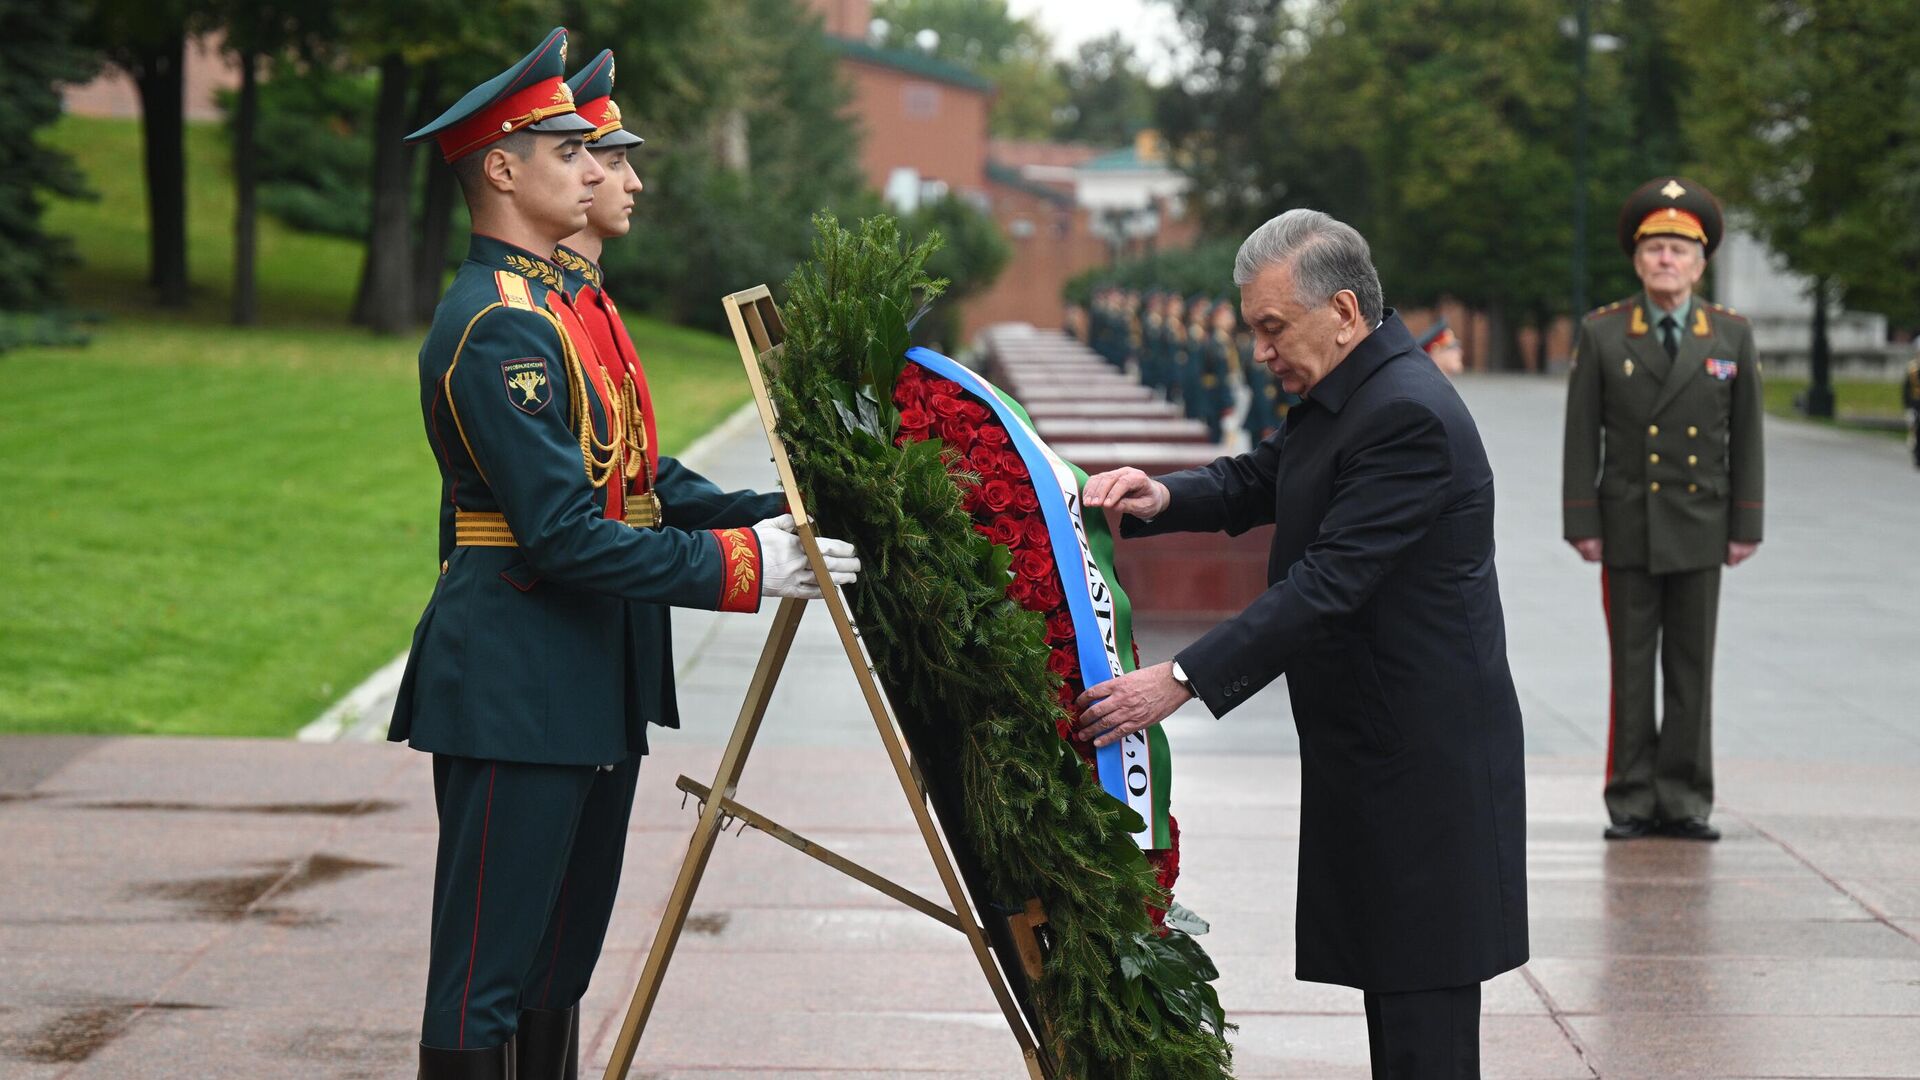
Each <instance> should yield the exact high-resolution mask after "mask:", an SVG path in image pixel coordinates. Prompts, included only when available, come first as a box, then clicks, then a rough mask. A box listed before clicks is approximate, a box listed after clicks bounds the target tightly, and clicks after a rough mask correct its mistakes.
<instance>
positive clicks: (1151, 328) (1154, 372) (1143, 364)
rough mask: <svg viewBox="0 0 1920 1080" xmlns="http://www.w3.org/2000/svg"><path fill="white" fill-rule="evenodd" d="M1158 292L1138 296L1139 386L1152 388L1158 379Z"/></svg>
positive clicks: (1154, 290) (1151, 291)
mask: <svg viewBox="0 0 1920 1080" xmlns="http://www.w3.org/2000/svg"><path fill="white" fill-rule="evenodd" d="M1160 322H1161V315H1160V290H1158V289H1148V290H1147V291H1145V292H1143V293H1141V294H1140V371H1139V378H1140V385H1142V386H1145V387H1148V388H1149V389H1151V388H1154V387H1156V386H1157V385H1158V381H1159V378H1160Z"/></svg>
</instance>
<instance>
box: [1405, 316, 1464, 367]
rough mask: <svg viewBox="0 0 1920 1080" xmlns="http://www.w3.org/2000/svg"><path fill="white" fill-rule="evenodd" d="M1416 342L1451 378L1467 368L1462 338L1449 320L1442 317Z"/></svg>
mask: <svg viewBox="0 0 1920 1080" xmlns="http://www.w3.org/2000/svg"><path fill="white" fill-rule="evenodd" d="M1414 344H1416V345H1418V346H1420V348H1421V349H1422V350H1424V351H1425V352H1426V354H1427V358H1428V359H1430V360H1432V361H1433V366H1434V367H1437V368H1439V369H1440V370H1441V372H1443V373H1444V374H1445V375H1446V376H1447V378H1449V379H1451V378H1453V377H1454V376H1455V375H1458V374H1460V373H1461V372H1462V371H1464V370H1466V364H1465V362H1464V356H1465V350H1464V349H1462V348H1461V347H1460V338H1459V337H1458V336H1457V335H1455V334H1454V332H1453V327H1451V326H1449V325H1447V320H1445V319H1441V320H1440V321H1438V322H1436V323H1434V324H1433V325H1432V326H1429V327H1428V328H1427V332H1426V333H1424V334H1421V335H1420V337H1419V340H1417V341H1415V342H1414Z"/></svg>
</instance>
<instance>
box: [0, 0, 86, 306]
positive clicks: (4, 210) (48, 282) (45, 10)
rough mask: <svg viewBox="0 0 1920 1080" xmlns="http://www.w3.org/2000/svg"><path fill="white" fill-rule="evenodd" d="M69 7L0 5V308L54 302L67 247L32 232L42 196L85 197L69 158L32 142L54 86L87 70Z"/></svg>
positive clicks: (46, 118)
mask: <svg viewBox="0 0 1920 1080" xmlns="http://www.w3.org/2000/svg"><path fill="white" fill-rule="evenodd" d="M76 21H77V19H76V16H75V15H74V14H73V11H72V9H71V8H67V7H61V6H58V5H54V6H50V7H49V6H43V5H38V4H6V5H4V6H0V102H5V103H6V107H5V108H0V309H11V310H32V309H35V308H40V307H44V306H45V305H47V304H49V303H52V302H53V301H54V300H55V299H57V297H58V293H59V284H60V279H61V270H62V269H63V267H64V264H65V263H66V261H67V260H68V258H69V257H70V254H69V251H70V249H69V248H68V245H67V243H66V242H65V241H64V240H58V239H55V238H53V237H49V236H48V235H46V233H45V232H43V231H42V230H41V227H40V216H41V213H42V211H43V210H44V209H45V203H44V202H43V201H42V197H43V196H44V195H45V194H47V193H49V192H52V193H55V194H59V195H64V196H67V197H69V198H74V197H78V196H81V195H84V194H86V188H85V185H84V184H82V183H81V181H80V175H79V173H78V171H76V169H75V168H74V164H73V159H71V158H69V157H68V156H67V155H66V154H63V153H61V152H60V151H59V150H57V149H55V148H54V147H52V146H48V145H45V144H44V143H42V142H41V141H40V140H39V139H38V138H36V137H35V132H37V131H38V130H39V129H41V128H43V127H45V126H47V125H48V124H51V123H53V121H54V120H56V119H58V118H59V116H60V91H59V88H58V86H56V85H55V84H56V83H58V82H60V81H64V80H77V79H80V78H83V77H84V76H85V75H86V73H87V64H86V61H85V58H84V57H83V56H82V54H81V53H80V52H79V50H77V49H75V48H74V47H73V46H72V44H71V40H72V34H73V31H74V27H75V24H76Z"/></svg>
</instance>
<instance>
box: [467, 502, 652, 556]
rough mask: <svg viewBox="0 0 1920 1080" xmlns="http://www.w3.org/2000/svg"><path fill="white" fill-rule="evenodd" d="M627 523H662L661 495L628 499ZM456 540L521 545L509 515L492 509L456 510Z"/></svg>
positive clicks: (644, 525) (643, 526)
mask: <svg viewBox="0 0 1920 1080" xmlns="http://www.w3.org/2000/svg"><path fill="white" fill-rule="evenodd" d="M626 511H627V517H626V524H627V525H630V526H632V527H633V528H636V529H653V528H658V527H659V525H660V496H659V495H657V494H655V493H653V492H651V491H646V492H640V493H637V494H632V495H628V496H627V498H626ZM453 543H454V546H455V547H501V548H510V547H519V546H520V542H519V541H517V540H515V539H514V538H513V530H512V529H509V528H507V516H506V515H505V514H500V513H496V512H494V511H492V510H461V509H459V508H457V507H456V508H455V509H454V511H453Z"/></svg>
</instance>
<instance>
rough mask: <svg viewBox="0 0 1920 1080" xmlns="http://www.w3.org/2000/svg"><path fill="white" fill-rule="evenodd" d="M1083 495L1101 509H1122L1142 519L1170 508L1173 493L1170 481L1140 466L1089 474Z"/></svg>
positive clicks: (1120, 510)
mask: <svg viewBox="0 0 1920 1080" xmlns="http://www.w3.org/2000/svg"><path fill="white" fill-rule="evenodd" d="M1080 498H1081V500H1082V501H1084V502H1085V503H1086V504H1087V505H1088V506H1091V507H1094V508H1096V509H1100V510H1118V511H1119V512H1121V513H1123V514H1132V515H1133V516H1134V517H1137V518H1139V519H1140V520H1142V521H1152V520H1153V519H1154V518H1157V517H1159V516H1160V515H1161V514H1162V513H1165V512H1166V509H1167V504H1168V503H1169V502H1172V501H1173V496H1172V494H1171V493H1170V492H1168V491H1167V485H1165V484H1163V483H1161V482H1160V481H1158V480H1155V479H1154V478H1153V477H1151V476H1148V475H1147V474H1146V473H1143V472H1141V471H1140V470H1139V469H1114V470H1112V471H1110V472H1103V473H1099V474H1097V475H1094V476H1090V477H1088V478H1087V486H1086V487H1084V488H1082V489H1081V490H1080Z"/></svg>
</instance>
